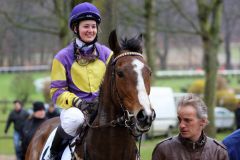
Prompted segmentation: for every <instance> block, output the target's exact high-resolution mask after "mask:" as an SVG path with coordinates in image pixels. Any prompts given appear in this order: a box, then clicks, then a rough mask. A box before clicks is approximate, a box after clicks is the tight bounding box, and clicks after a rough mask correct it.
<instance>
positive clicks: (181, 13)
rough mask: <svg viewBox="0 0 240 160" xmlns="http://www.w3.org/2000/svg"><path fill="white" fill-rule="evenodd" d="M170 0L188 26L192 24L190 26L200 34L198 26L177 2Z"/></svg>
mask: <svg viewBox="0 0 240 160" xmlns="http://www.w3.org/2000/svg"><path fill="white" fill-rule="evenodd" d="M170 1H171V3H172V4H173V6H174V7H175V8H176V10H177V11H178V12H179V14H180V15H181V16H182V17H183V18H184V19H185V20H186V21H187V22H188V23H189V24H190V26H192V28H193V29H194V30H195V31H196V33H198V34H200V30H199V29H198V27H197V26H196V25H195V23H194V22H193V20H192V19H191V18H190V17H189V16H187V15H186V14H185V13H184V12H183V10H182V9H181V7H180V6H179V3H177V2H176V1H175V0H170Z"/></svg>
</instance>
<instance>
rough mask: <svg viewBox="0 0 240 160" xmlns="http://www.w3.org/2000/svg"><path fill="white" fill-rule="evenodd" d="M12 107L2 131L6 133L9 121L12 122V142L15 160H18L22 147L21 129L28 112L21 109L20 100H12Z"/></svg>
mask: <svg viewBox="0 0 240 160" xmlns="http://www.w3.org/2000/svg"><path fill="white" fill-rule="evenodd" d="M13 104H14V109H13V110H12V111H11V112H10V114H9V116H8V119H7V122H6V127H5V130H4V133H5V134H7V132H8V129H9V127H10V125H11V123H13V124H14V133H13V142H14V148H15V153H16V157H17V160H20V159H21V157H22V149H21V142H22V134H21V129H22V127H23V125H24V123H25V121H26V119H27V118H28V116H29V114H28V112H27V111H25V110H24V109H23V106H22V102H21V101H20V100H15V101H13Z"/></svg>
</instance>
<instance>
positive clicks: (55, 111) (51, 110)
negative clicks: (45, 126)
mask: <svg viewBox="0 0 240 160" xmlns="http://www.w3.org/2000/svg"><path fill="white" fill-rule="evenodd" d="M57 116H60V113H59V110H58V109H57V108H56V107H55V105H54V103H50V104H49V107H48V110H47V118H48V119H49V118H53V117H57Z"/></svg>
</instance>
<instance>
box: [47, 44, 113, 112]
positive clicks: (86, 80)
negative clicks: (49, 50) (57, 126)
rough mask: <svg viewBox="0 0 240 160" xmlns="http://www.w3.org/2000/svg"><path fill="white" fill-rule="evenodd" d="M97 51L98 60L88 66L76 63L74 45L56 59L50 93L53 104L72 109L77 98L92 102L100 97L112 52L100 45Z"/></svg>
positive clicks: (62, 51)
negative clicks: (100, 87) (100, 89)
mask: <svg viewBox="0 0 240 160" xmlns="http://www.w3.org/2000/svg"><path fill="white" fill-rule="evenodd" d="M96 49H97V51H98V53H99V57H98V59H96V60H95V61H94V62H91V63H89V64H87V65H79V64H78V63H77V62H76V60H75V58H74V47H73V43H70V44H69V45H68V46H67V47H66V48H64V49H62V50H61V51H59V52H58V53H57V54H56V56H55V57H54V60H53V63H52V72H51V86H50V93H51V97H52V100H53V102H54V103H56V104H57V105H58V106H60V107H61V108H65V109H67V108H69V107H71V106H72V101H73V99H74V98H75V97H80V98H81V99H84V100H87V101H91V100H92V99H94V98H96V97H97V96H98V94H99V86H100V84H101V83H102V80H103V76H104V74H105V71H106V67H107V64H108V62H109V60H110V58H111V55H112V52H111V50H110V49H108V48H107V47H106V46H104V45H100V44H99V43H96Z"/></svg>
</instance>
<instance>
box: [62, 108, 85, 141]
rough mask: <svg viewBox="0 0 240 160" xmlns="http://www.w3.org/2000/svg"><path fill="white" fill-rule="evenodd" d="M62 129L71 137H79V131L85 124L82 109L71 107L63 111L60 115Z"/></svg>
mask: <svg viewBox="0 0 240 160" xmlns="http://www.w3.org/2000/svg"><path fill="white" fill-rule="evenodd" d="M60 120H61V127H62V128H63V130H64V131H65V132H66V133H67V134H69V135H70V136H73V137H75V136H76V135H77V133H76V132H77V129H78V128H79V127H80V126H81V125H82V124H83V123H84V115H83V113H82V111H80V109H78V108H76V107H71V108H68V109H63V110H62V112H61V114H60Z"/></svg>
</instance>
